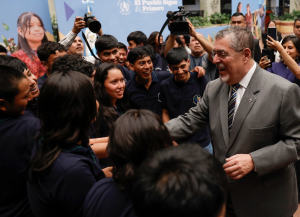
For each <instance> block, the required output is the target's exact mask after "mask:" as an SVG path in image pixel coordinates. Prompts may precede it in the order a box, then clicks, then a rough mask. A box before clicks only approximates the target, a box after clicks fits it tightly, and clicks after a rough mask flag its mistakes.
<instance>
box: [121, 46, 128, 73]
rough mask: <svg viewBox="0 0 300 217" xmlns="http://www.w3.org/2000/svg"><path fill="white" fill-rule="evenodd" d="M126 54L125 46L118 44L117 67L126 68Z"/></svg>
mask: <svg viewBox="0 0 300 217" xmlns="http://www.w3.org/2000/svg"><path fill="white" fill-rule="evenodd" d="M127 53H128V49H127V47H126V45H125V44H123V43H121V42H119V55H120V57H119V65H121V66H124V67H126V68H128V67H127V63H128V62H127Z"/></svg>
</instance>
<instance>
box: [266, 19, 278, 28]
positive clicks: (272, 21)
mask: <svg viewBox="0 0 300 217" xmlns="http://www.w3.org/2000/svg"><path fill="white" fill-rule="evenodd" d="M270 23H274V24H275V27H276V22H275V20H270V21H269V22H268V24H267V28H268V27H269V24H270Z"/></svg>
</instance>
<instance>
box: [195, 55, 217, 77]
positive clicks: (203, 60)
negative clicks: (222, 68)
mask: <svg viewBox="0 0 300 217" xmlns="http://www.w3.org/2000/svg"><path fill="white" fill-rule="evenodd" d="M189 60H190V67H189V70H190V71H192V70H193V69H194V68H195V67H196V66H202V67H203V68H204V69H205V76H206V78H207V79H208V81H212V80H215V78H216V73H217V67H216V65H215V64H213V63H212V62H210V61H209V60H208V54H207V53H205V54H204V55H203V56H202V57H193V56H192V55H191V54H189Z"/></svg>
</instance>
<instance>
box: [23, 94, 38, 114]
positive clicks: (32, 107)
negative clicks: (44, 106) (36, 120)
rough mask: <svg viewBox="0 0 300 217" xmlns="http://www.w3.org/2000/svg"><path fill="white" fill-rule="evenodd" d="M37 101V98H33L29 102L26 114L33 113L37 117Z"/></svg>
mask: <svg viewBox="0 0 300 217" xmlns="http://www.w3.org/2000/svg"><path fill="white" fill-rule="evenodd" d="M36 103H37V98H33V99H32V100H31V101H30V102H28V104H27V106H26V108H25V114H32V115H33V116H35V117H37V113H36Z"/></svg>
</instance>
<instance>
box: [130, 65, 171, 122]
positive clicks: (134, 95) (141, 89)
mask: <svg viewBox="0 0 300 217" xmlns="http://www.w3.org/2000/svg"><path fill="white" fill-rule="evenodd" d="M151 75H152V82H151V84H150V87H149V89H148V90H147V89H146V87H145V86H144V85H143V84H140V83H138V82H137V81H136V74H135V75H134V76H133V77H132V79H130V81H128V82H127V83H126V89H127V91H128V93H129V102H130V107H131V108H132V109H148V110H150V111H152V112H154V113H155V114H157V115H159V116H161V114H162V107H161V102H160V100H159V94H160V83H161V82H162V81H163V80H165V79H167V78H169V77H170V76H171V75H172V74H171V73H170V72H166V71H158V72H157V71H153V72H152V74H151Z"/></svg>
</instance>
